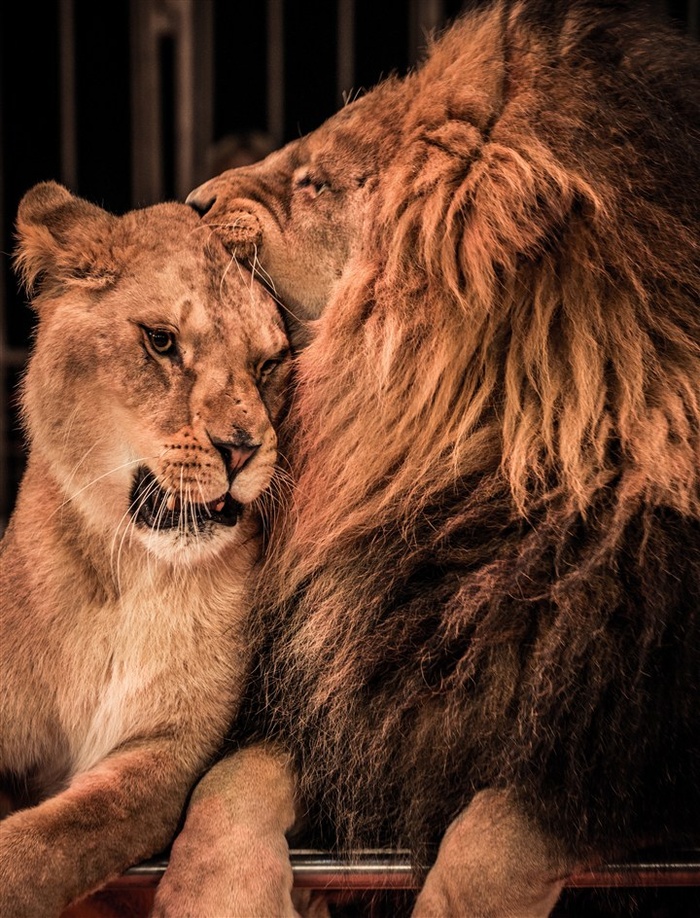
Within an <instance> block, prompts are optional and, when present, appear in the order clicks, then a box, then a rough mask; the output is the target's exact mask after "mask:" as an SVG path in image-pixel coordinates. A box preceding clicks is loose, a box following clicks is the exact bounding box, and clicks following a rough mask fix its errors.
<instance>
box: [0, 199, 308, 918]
mask: <svg viewBox="0 0 700 918" xmlns="http://www.w3.org/2000/svg"><path fill="white" fill-rule="evenodd" d="M17 232H18V239H19V242H18V249H17V255H16V264H17V266H18V271H19V273H20V276H21V278H22V280H23V282H24V283H25V284H26V286H27V288H28V289H29V291H30V292H33V293H34V294H35V295H34V298H33V306H34V308H35V310H36V312H37V315H38V330H37V334H36V338H35V341H34V345H33V348H32V353H31V356H30V359H29V361H28V366H27V370H26V374H25V376H24V378H23V382H22V386H21V405H22V416H23V421H24V424H25V425H26V430H27V434H28V443H29V453H28V461H27V466H26V471H25V474H24V476H23V479H22V481H21V486H20V490H19V495H18V498H17V503H16V506H15V509H14V511H13V514H12V517H11V519H10V522H9V526H8V528H7V531H6V532H5V535H4V537H3V540H2V544H1V550H2V555H1V558H2V561H1V566H0V671H1V672H2V680H0V712H1V713H0V717H1V719H2V723H1V727H0V780H1V781H2V789H3V790H4V791H5V793H6V794H9V795H10V796H11V797H13V798H14V802H15V809H14V810H13V812H11V813H10V815H8V816H7V817H6V818H5V819H4V820H3V821H2V822H0V914H2V915H6V916H8V918H9V916H12V918H24V916H26V918H40V916H56V915H58V914H59V913H60V912H61V911H62V909H63V907H64V906H66V905H67V904H68V903H69V902H72V901H73V900H75V899H77V898H79V897H82V896H84V895H85V894H86V893H88V892H89V891H91V890H93V889H95V888H96V887H98V886H100V885H101V884H103V883H104V882H105V881H106V880H108V879H109V878H111V877H113V876H115V875H117V874H118V873H120V872H121V871H123V870H124V869H125V868H127V867H129V865H131V864H133V863H135V862H136V861H139V860H141V859H143V858H144V857H147V856H150V855H152V854H153V853H155V852H157V851H160V850H162V849H163V848H165V846H166V844H167V843H168V842H169V840H170V839H171V838H172V836H173V834H174V832H175V830H176V827H177V823H178V819H179V818H180V815H181V812H182V808H183V805H184V803H185V799H186V796H187V794H188V792H189V791H190V789H191V787H192V785H193V784H194V783H195V780H196V779H197V777H198V776H199V775H200V774H201V773H202V772H203V770H204V769H205V767H206V766H207V765H208V764H210V763H211V762H212V760H213V756H214V753H215V752H216V750H217V747H218V746H219V745H220V743H221V738H222V737H223V735H224V734H225V732H226V729H227V725H228V724H229V722H230V720H231V718H232V717H233V716H234V714H235V711H236V709H237V705H238V703H239V700H240V696H241V691H242V686H243V682H244V679H245V676H246V672H247V669H248V666H249V663H250V648H251V644H250V640H249V636H248V633H247V616H248V609H249V605H250V597H251V591H252V587H253V583H254V580H255V576H256V574H257V570H258V567H259V554H260V544H261V526H262V523H261V520H262V516H261V514H262V512H263V510H264V507H261V496H262V495H263V494H266V493H267V492H268V491H269V488H270V487H271V483H272V481H273V475H274V474H275V469H276V465H277V435H276V431H275V425H276V422H277V419H278V418H279V416H280V412H281V411H282V409H283V406H284V400H285V391H286V386H287V375H288V371H289V364H290V359H289V346H288V341H287V337H286V334H285V331H284V325H283V321H282V318H281V316H280V314H279V311H278V309H277V306H276V304H275V303H274V301H273V300H272V298H271V297H270V296H269V294H268V293H267V292H266V291H264V290H263V289H262V288H261V287H259V285H257V284H253V283H251V279H250V278H248V279H245V276H240V275H239V273H238V271H236V270H235V269H234V270H231V257H230V255H229V254H228V253H227V252H226V251H225V249H224V248H223V246H222V245H221V243H220V242H219V241H218V240H217V239H216V238H215V237H213V236H212V235H211V232H210V231H209V230H207V229H206V228H205V227H202V225H201V224H200V222H199V220H198V218H197V216H196V214H195V213H194V212H193V211H192V210H191V208H189V207H187V206H186V205H185V204H183V203H166V204H159V205H156V206H153V207H151V208H147V209H144V210H136V211H132V212H130V213H127V214H125V215H123V216H115V215H112V214H110V213H107V212H106V211H104V210H102V209H101V208H100V207H97V206H95V205H93V204H91V203H89V202H88V201H86V200H83V199H81V198H78V197H75V196H73V195H72V194H71V193H70V192H69V191H68V190H67V189H66V188H64V187H63V186H61V185H59V184H57V183H55V182H45V183H41V184H38V185H36V186H35V187H33V188H32V189H30V190H29V191H28V192H27V193H26V195H25V196H24V197H23V199H22V201H21V202H20V205H19V210H18V216H17Z"/></svg>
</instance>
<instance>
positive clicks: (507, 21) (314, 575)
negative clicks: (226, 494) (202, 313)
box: [157, 0, 700, 918]
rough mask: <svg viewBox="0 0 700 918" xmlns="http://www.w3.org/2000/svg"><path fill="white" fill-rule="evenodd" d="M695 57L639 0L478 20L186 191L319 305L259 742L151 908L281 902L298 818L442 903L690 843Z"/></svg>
mask: <svg viewBox="0 0 700 918" xmlns="http://www.w3.org/2000/svg"><path fill="white" fill-rule="evenodd" d="M697 51H698V49H697V47H696V46H694V45H691V44H690V43H689V42H688V41H686V40H685V39H683V38H681V37H680V36H679V35H677V34H675V33H674V32H673V31H671V30H670V29H668V28H666V27H665V26H664V25H662V24H659V23H656V22H654V21H653V20H652V19H650V18H648V17H647V16H646V15H644V14H643V13H642V11H641V10H640V7H639V4H637V3H630V4H625V3H609V2H600V3H594V2H592V0H580V2H579V0H574V2H571V3H559V2H557V3H554V2H544V3H537V2H518V0H515V2H505V0H502V2H494V3H491V4H489V5H488V6H482V7H481V8H480V9H479V10H477V11H476V12H474V13H472V14H469V15H467V16H466V17H464V18H463V19H461V20H460V21H458V22H457V23H456V24H455V25H454V26H453V27H452V28H450V29H449V31H447V32H446V33H445V34H444V35H443V36H442V37H441V38H440V39H439V40H438V41H436V42H435V43H434V44H433V45H432V47H431V49H430V52H429V55H428V57H427V59H426V61H425V63H424V64H423V65H422V66H421V67H420V68H419V69H418V70H416V71H415V72H412V73H411V74H409V75H408V76H407V77H406V78H405V79H403V80H398V79H391V80H389V81H388V82H386V83H384V84H382V85H380V86H379V87H378V88H377V89H375V90H373V91H372V92H370V93H369V94H368V95H367V96H366V97H364V98H362V99H360V100H359V101H358V102H356V103H353V104H352V105H350V106H348V107H347V108H346V109H345V110H343V111H342V112H340V113H339V114H338V115H336V116H335V117H334V118H332V119H331V120H330V121H328V122H327V123H326V124H325V125H323V126H322V127H321V128H319V129H318V130H317V131H315V132H314V133H312V134H310V135H309V136H307V137H305V138H302V139H300V140H298V141H295V142H293V143H292V144H290V145H289V146H287V147H286V148H285V149H283V150H281V151H280V152H278V153H275V154H274V155H272V156H270V157H269V158H268V159H266V160H265V161H263V162H262V163H261V164H259V165H256V166H252V167H249V168H244V169H240V170H235V171H232V172H227V173H224V174H223V175H221V176H219V177H218V178H214V179H213V180H211V181H210V182H207V183H206V184H205V185H203V186H202V187H201V188H199V189H197V190H196V191H194V192H193V193H192V195H191V196H190V201H191V203H193V205H194V206H196V207H197V208H198V209H199V210H200V212H202V214H203V215H204V219H205V221H206V223H208V224H209V225H210V226H212V227H215V228H217V230H218V231H219V232H220V234H221V236H222V238H223V239H224V240H226V241H227V243H228V244H229V245H230V246H231V247H232V248H233V250H234V251H235V252H236V253H237V254H239V255H241V256H247V255H249V254H251V256H257V258H259V260H260V262H261V264H262V266H263V268H264V269H265V270H266V271H267V272H269V274H270V276H271V280H272V282H273V283H274V285H275V288H276V290H277V293H278V295H280V296H281V297H282V299H283V300H284V301H285V302H286V304H287V305H288V306H289V307H290V309H291V310H292V311H293V312H294V313H295V314H296V315H297V317H299V318H300V319H304V318H306V319H309V318H311V319H315V321H312V322H310V323H309V329H310V332H311V337H312V339H313V340H312V341H311V343H310V344H309V345H308V347H307V348H306V349H305V350H302V351H301V353H300V355H299V358H298V387H297V389H296V391H295V395H294V401H293V405H292V407H291V412H290V425H289V428H288V429H287V430H286V432H285V437H287V438H289V441H290V442H291V443H293V448H292V449H291V451H290V452H291V454H292V455H293V460H292V465H293V468H292V471H293V475H294V478H295V480H296V485H295V489H294V492H293V494H292V495H291V498H290V503H289V506H287V507H286V508H283V511H282V513H281V514H280V518H279V520H278V521H277V525H276V531H275V533H274V536H273V544H272V548H271V555H270V560H269V564H268V565H267V569H266V576H265V578H264V589H265V597H264V602H263V603H262V615H261V633H262V634H263V635H264V634H265V632H266V629H267V632H268V633H269V640H266V641H264V642H263V644H262V646H261V650H260V672H261V674H262V675H261V679H260V684H259V686H258V688H259V696H258V697H257V698H256V697H255V696H254V694H253V693H251V699H250V703H249V714H248V717H247V719H246V722H245V723H246V724H248V723H250V722H251V715H252V716H253V718H257V722H258V724H259V729H258V731H257V733H254V734H253V737H252V739H255V738H256V737H257V738H258V739H262V740H263V742H262V743H258V744H257V745H256V744H250V745H248V746H247V748H244V749H242V751H240V752H238V753H237V754H234V755H232V757H231V758H230V759H228V760H226V761H224V762H223V763H222V764H221V765H219V766H217V767H216V768H214V769H213V770H212V772H211V773H210V774H209V776H207V777H206V778H205V779H204V780H203V781H202V782H201V783H200V786H199V788H198V790H197V792H196V795H195V798H194V802H193V804H192V806H191V808H190V811H189V814H188V817H187V822H186V825H185V829H184V832H183V833H182V834H181V835H180V837H179V839H178V840H177V841H176V843H175V847H174V849H173V855H172V859H171V864H170V868H169V870H168V871H166V875H165V878H164V881H163V884H162V888H161V890H160V893H159V897H158V900H157V901H158V908H159V910H160V913H161V914H167V913H168V912H169V910H170V909H171V908H172V914H177V915H182V914H197V915H220V914H269V915H272V914H275V915H279V914H286V915H289V914H292V903H291V900H290V893H289V888H288V884H289V882H290V872H289V869H288V868H287V869H285V868H284V864H283V862H282V861H281V860H280V859H281V858H283V856H284V844H285V843H284V832H285V831H286V830H288V829H289V828H290V826H291V824H292V822H293V820H294V818H295V815H296V816H300V817H305V819H306V824H307V831H308V836H307V837H308V838H309V839H310V840H311V843H312V844H314V845H329V846H333V847H336V848H338V849H340V850H346V849H348V850H352V849H353V848H356V847H360V846H362V847H377V846H380V845H385V846H395V845H399V846H409V847H410V849H411V850H412V851H413V853H414V857H415V862H416V867H417V870H419V871H420V870H421V868H423V867H428V866H430V864H431V863H432V867H431V869H429V870H428V871H427V875H426V876H425V882H424V884H423V887H422V890H421V892H420V894H419V895H418V898H417V901H416V903H415V911H414V914H415V916H428V915H435V916H443V918H444V916H448V915H469V916H477V915H478V916H491V918H492V916H506V915H508V916H521V918H522V916H529V918H533V916H545V915H548V914H549V913H550V912H551V910H552V908H553V906H554V903H555V901H556V900H557V897H558V894H559V891H560V889H561V886H562V884H563V882H564V881H565V878H566V876H567V874H568V873H569V872H570V871H571V870H572V869H575V867H576V866H577V865H580V864H583V863H584V862H589V863H590V862H591V861H593V860H594V859H596V858H600V857H606V856H610V855H613V854H617V855H619V854H623V853H624V852H626V851H629V850H630V849H632V848H634V847H635V846H637V845H639V844H641V843H646V842H670V841H680V840H682V839H684V838H688V836H689V835H690V834H691V833H692V832H697V831H698V827H699V826H700V748H699V743H700V704H698V689H699V687H700V244H699V241H698V229H699V227H700V135H699V134H698V125H699V124H700V68H699V66H698V60H699V59H700V55H698V53H697ZM316 317H319V318H316ZM255 687H256V686H255V684H253V688H255ZM242 729H244V728H243V727H242ZM271 788H272V789H273V790H274V798H273V797H272V793H273V791H271V790H270V789H271ZM292 791H293V792H294V795H295V796H292ZM285 792H286V797H285ZM293 804H294V805H293ZM250 838H254V839H256V844H257V848H256V850H255V852H254V854H255V857H257V858H258V859H259V861H258V863H264V864H265V869H264V870H261V869H260V868H259V867H257V868H256V863H255V861H254V860H253V859H249V858H248V853H247V850H246V843H247V840H248V839H250ZM261 852H262V853H263V855H264V859H262V858H263V855H261ZM202 858H206V859H207V861H208V862H209V863H210V864H211V863H214V864H215V865H216V872H214V875H212V873H209V874H208V875H207V877H206V879H204V875H203V870H202V865H201V859H202ZM270 865H273V866H274V869H273V868H272V867H270ZM285 884H287V886H285ZM194 902H196V903H197V907H194V905H193V904H192V903H194Z"/></svg>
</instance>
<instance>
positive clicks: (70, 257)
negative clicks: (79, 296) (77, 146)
mask: <svg viewBox="0 0 700 918" xmlns="http://www.w3.org/2000/svg"><path fill="white" fill-rule="evenodd" d="M116 220H117V218H116V217H114V216H113V215H112V214H109V213H107V211H105V210H102V208H101V207H97V206H96V205H95V204H91V203H90V202H89V201H85V200H83V199H82V198H78V197H75V196H74V195H72V194H71V193H70V192H69V191H68V189H67V188H64V187H63V186H62V185H59V184H58V183H57V182H40V183H39V184H38V185H35V186H34V187H33V188H31V189H30V190H29V191H28V192H27V193H26V194H25V195H24V197H23V198H22V200H21V201H20V203H19V208H18V211H17V224H16V228H17V240H18V245H17V250H16V252H15V259H14V265H15V270H16V271H17V273H18V275H19V277H20V280H21V281H22V283H23V284H24V286H25V288H26V289H27V291H28V292H29V293H32V292H34V290H35V288H37V287H39V288H40V289H41V291H42V292H44V291H47V290H50V289H51V288H53V287H57V288H61V287H65V286H66V285H70V284H72V285H80V286H83V287H85V286H87V287H90V288H97V289H99V288H103V287H106V286H109V284H111V283H113V281H114V280H115V278H116V275H117V263H116V259H115V258H114V257H113V254H112V252H111V246H110V245H109V234H110V230H111V228H112V226H113V225H114V223H115V221H116Z"/></svg>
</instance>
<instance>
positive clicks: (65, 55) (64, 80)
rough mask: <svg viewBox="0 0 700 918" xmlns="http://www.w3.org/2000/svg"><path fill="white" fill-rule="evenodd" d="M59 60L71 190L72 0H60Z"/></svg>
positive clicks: (65, 174)
mask: <svg viewBox="0 0 700 918" xmlns="http://www.w3.org/2000/svg"><path fill="white" fill-rule="evenodd" d="M58 17H59V18H58V22H59V27H58V30H59V42H60V46H59V60H60V70H61V72H60V77H59V79H60V87H61V90H60V99H61V181H62V182H63V183H64V185H66V186H67V187H68V188H70V189H71V191H76V190H77V184H78V145H77V141H76V112H75V27H74V22H75V20H74V3H73V0H60V3H59V9H58Z"/></svg>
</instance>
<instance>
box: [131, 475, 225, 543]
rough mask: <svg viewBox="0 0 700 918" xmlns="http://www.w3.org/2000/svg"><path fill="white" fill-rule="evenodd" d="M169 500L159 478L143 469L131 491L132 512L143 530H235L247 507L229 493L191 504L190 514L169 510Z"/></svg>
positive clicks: (189, 506) (136, 476)
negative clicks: (167, 506)
mask: <svg viewBox="0 0 700 918" xmlns="http://www.w3.org/2000/svg"><path fill="white" fill-rule="evenodd" d="M167 498H168V493H167V492H166V491H164V490H163V488H161V487H160V485H159V484H158V481H157V479H156V477H155V475H154V474H153V473H152V472H151V471H149V470H148V469H147V468H146V466H143V465H142V466H139V468H138V469H137V470H136V474H135V475H134V483H133V486H132V488H131V512H132V514H133V516H134V519H135V520H136V522H137V523H138V524H139V525H141V526H147V527H148V528H149V529H154V530H158V531H164V530H168V529H182V528H186V529H189V530H191V531H199V530H201V529H203V528H205V527H207V526H210V525H211V524H215V525H218V526H235V525H236V523H237V522H238V520H239V518H240V515H241V513H242V512H243V505H242V504H239V503H238V501H235V500H234V499H233V498H232V497H231V495H230V494H229V493H228V492H226V494H225V495H222V496H221V498H218V499H217V500H213V501H210V502H209V503H207V504H201V503H198V504H189V505H188V507H187V512H186V513H183V511H182V510H181V509H180V508H179V507H176V508H175V509H173V510H168V509H166V506H165V502H166V500H167ZM221 500H223V501H224V506H223V507H222V508H221V510H215V509H214V506H213V505H214V504H216V503H219V502H220V501H221Z"/></svg>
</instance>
